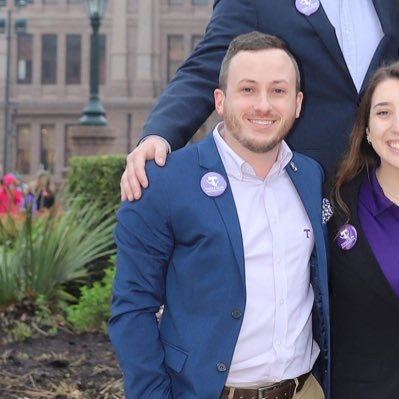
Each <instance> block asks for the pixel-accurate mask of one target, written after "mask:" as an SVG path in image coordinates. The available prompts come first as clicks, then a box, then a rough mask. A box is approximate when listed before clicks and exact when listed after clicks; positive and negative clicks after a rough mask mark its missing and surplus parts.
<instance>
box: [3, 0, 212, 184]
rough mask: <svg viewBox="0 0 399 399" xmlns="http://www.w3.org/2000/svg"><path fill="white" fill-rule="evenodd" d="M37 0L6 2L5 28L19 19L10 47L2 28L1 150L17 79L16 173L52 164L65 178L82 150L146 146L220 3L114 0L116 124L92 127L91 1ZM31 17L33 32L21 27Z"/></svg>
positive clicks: (107, 28) (109, 92)
mask: <svg viewBox="0 0 399 399" xmlns="http://www.w3.org/2000/svg"><path fill="white" fill-rule="evenodd" d="M27 2H28V4H27V6H26V7H23V8H18V7H16V6H15V0H0V20H3V24H1V23H0V30H1V28H2V26H3V28H4V26H6V25H7V24H10V26H12V33H11V36H10V42H9V43H10V46H9V51H8V50H7V39H6V36H7V35H6V31H7V29H3V33H0V93H1V96H0V111H1V115H0V143H1V144H0V147H1V148H2V151H1V152H0V157H1V158H2V157H3V151H4V143H5V140H4V126H5V124H4V116H5V112H4V104H5V96H3V93H5V92H6V86H8V100H9V102H8V104H9V107H8V123H7V126H8V136H7V138H8V139H7V140H6V141H7V142H8V148H7V156H6V158H7V162H8V167H7V169H8V170H7V171H16V172H18V173H20V174H21V175H22V176H26V177H28V176H31V177H33V176H35V175H36V174H37V172H38V171H39V170H41V169H46V170H49V171H50V172H51V174H52V175H53V176H54V178H55V180H61V179H62V178H63V177H64V176H65V171H66V167H67V165H68V159H69V157H70V156H72V155H80V154H94V153H120V154H126V153H127V152H129V151H130V150H131V149H132V148H133V147H134V146H135V145H136V143H137V140H138V138H139V136H140V134H141V131H142V127H143V124H144V121H145V119H146V116H147V114H148V112H149V110H150V109H151V107H152V106H153V104H154V102H155V101H156V98H157V96H158V95H159V94H160V93H161V91H162V89H163V88H164V87H165V85H166V84H167V82H168V80H169V79H170V77H171V76H173V74H174V72H175V70H176V68H177V66H178V65H179V64H180V63H181V62H182V61H183V60H184V59H185V58H186V57H187V56H188V55H189V54H190V52H191V51H192V48H193V46H195V44H196V43H197V42H198V40H200V38H201V36H202V34H203V32H204V29H205V27H206V24H207V22H208V19H209V16H210V14H211V12H212V5H213V0H109V1H108V6H107V10H106V13H105V16H104V18H103V20H102V23H101V27H100V35H101V37H100V38H101V46H100V47H101V55H100V81H101V84H100V99H101V102H102V104H103V105H104V108H105V110H106V116H107V120H108V124H107V127H106V128H95V127H89V128H84V129H82V128H80V127H79V119H80V116H81V113H82V110H83V108H84V106H85V104H86V103H87V100H88V96H89V80H90V33H91V28H90V24H89V20H88V17H87V15H86V13H85V9H84V5H83V3H84V0H28V1H27ZM8 9H11V13H8V12H7V11H8ZM23 19H25V20H26V33H24V34H20V35H19V34H17V33H15V31H14V26H15V25H18V24H21V23H22V25H23ZM21 21H22V22H21ZM4 30H5V32H4ZM7 54H8V55H9V59H10V69H9V71H10V74H9V79H8V83H7V82H6V80H7V79H6V61H7ZM210 123H211V122H208V125H209V126H204V127H203V131H206V130H207V128H208V127H210ZM1 164H3V160H2V162H1Z"/></svg>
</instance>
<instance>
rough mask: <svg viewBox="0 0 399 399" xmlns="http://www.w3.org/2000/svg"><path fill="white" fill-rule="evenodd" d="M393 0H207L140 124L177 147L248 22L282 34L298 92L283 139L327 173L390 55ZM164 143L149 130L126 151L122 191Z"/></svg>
mask: <svg viewBox="0 0 399 399" xmlns="http://www.w3.org/2000/svg"><path fill="white" fill-rule="evenodd" d="M397 3H398V1H397V0H350V1H349V0H278V1H276V0H215V3H214V11H213V15H212V18H211V20H210V22H209V25H208V27H207V29H206V32H205V36H204V38H203V40H202V42H201V43H200V44H199V45H198V47H197V48H196V49H195V51H194V52H193V54H192V55H191V56H190V57H189V59H188V60H187V61H186V62H185V63H184V64H183V66H182V67H181V68H180V69H179V70H178V72H177V74H176V77H175V78H174V79H173V80H172V81H171V82H170V83H169V84H168V86H167V87H166V89H165V91H164V92H163V94H162V95H161V96H160V98H159V101H158V103H157V104H156V106H155V107H154V108H153V110H152V112H151V113H150V115H149V117H148V119H147V122H146V124H145V126H144V134H143V136H144V137H148V136H149V135H158V136H162V137H163V138H164V139H165V140H166V141H167V142H168V143H169V144H170V146H171V149H172V150H175V149H177V148H180V147H182V146H183V145H184V144H186V143H187V141H188V140H189V139H190V138H191V135H192V134H193V133H194V132H196V130H197V129H198V128H199V127H200V126H201V124H202V123H203V122H204V121H205V120H206V118H207V117H208V115H209V114H210V113H211V112H212V110H213V98H212V93H213V90H214V89H215V87H216V86H217V79H218V71H219V67H220V62H221V60H222V58H223V55H224V53H225V51H226V49H227V46H228V44H229V42H230V40H231V39H232V38H233V37H235V36H236V35H238V34H241V33H245V32H249V31H252V30H257V31H261V32H264V33H270V34H273V35H277V36H279V37H281V38H283V39H284V40H285V41H286V42H287V43H288V45H289V47H290V50H291V51H292V53H293V54H294V55H295V57H296V59H297V60H298V63H299V68H300V71H301V74H302V78H303V81H302V91H303V92H304V93H305V100H304V103H303V106H302V114H301V119H300V120H299V121H298V122H297V123H296V124H295V126H294V128H293V129H292V133H291V134H290V136H289V137H287V142H288V143H289V145H290V146H291V148H293V149H294V150H296V151H299V152H302V153H304V154H306V155H308V156H310V157H312V158H314V159H316V160H318V161H319V162H320V163H321V164H322V166H323V167H324V170H325V172H326V174H327V175H328V176H330V175H331V174H332V171H333V168H334V165H335V164H336V163H337V161H338V160H339V157H340V155H341V154H342V153H343V151H344V150H345V149H346V147H347V143H348V136H349V132H350V131H351V128H352V125H353V123H354V120H355V114H356V109H357V106H358V103H359V100H360V97H361V96H362V93H363V90H364V88H365V84H366V83H367V81H368V78H369V76H370V75H371V74H372V72H373V71H374V70H375V69H376V68H377V67H378V66H380V65H381V63H383V62H386V61H390V60H393V59H397V58H398V48H399V34H398V30H399V11H398V4H397ZM166 149H167V146H166V145H165V142H164V141H162V140H161V139H160V138H159V137H158V138H155V137H154V136H152V137H151V138H148V139H147V140H145V141H144V142H142V144H140V145H139V146H138V147H137V148H136V149H135V150H134V151H133V152H132V153H131V154H130V155H129V156H128V159H127V161H128V162H127V169H126V172H125V173H124V175H123V177H122V182H121V187H122V199H124V198H126V196H128V197H129V199H130V200H132V199H133V198H136V199H138V198H139V197H140V194H141V190H140V184H141V185H143V186H144V187H146V186H147V184H148V180H147V178H146V176H145V171H144V162H145V159H154V158H155V160H156V162H157V163H158V164H160V165H162V164H163V163H164V161H165V158H166V154H167V150H166Z"/></svg>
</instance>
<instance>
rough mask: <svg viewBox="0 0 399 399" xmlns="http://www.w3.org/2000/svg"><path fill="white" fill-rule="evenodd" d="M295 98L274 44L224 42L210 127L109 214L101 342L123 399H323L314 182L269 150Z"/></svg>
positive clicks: (256, 37)
mask: <svg viewBox="0 0 399 399" xmlns="http://www.w3.org/2000/svg"><path fill="white" fill-rule="evenodd" d="M302 97H303V95H302V92H301V91H300V75H299V69H298V66H297V64H296V61H295V59H294V58H293V56H292V54H291V53H290V52H289V51H288V49H287V47H286V45H285V43H284V42H282V41H281V40H280V39H278V38H277V37H275V36H271V35H265V34H262V33H259V32H252V33H248V34H245V35H240V36H238V37H237V38H236V39H234V40H233V41H232V43H231V45H230V47H229V50H228V51H227V53H226V56H225V58H224V61H223V63H222V67H221V72H220V82H219V88H218V89H216V90H215V107H216V111H217V112H218V114H219V115H220V116H222V117H223V119H224V122H223V123H220V124H218V125H217V126H216V128H215V129H214V131H213V132H212V133H211V134H209V135H208V136H207V137H206V138H205V139H204V140H202V141H200V142H199V143H196V144H192V145H190V146H188V147H186V148H184V149H182V150H179V151H176V152H173V153H172V154H171V155H170V157H169V160H168V163H167V165H166V166H165V168H158V167H157V166H156V165H155V164H154V163H149V164H148V165H147V173H148V175H149V177H150V181H151V185H150V186H149V188H148V189H147V190H146V191H145V192H144V195H143V197H142V199H141V200H140V201H135V202H128V201H125V202H124V203H123V204H122V205H121V208H120V210H119V212H118V215H117V220H118V223H117V226H116V228H115V240H116V243H117V270H116V276H115V281H114V286H113V301H112V316H111V319H110V323H109V334H110V337H111V341H112V344H113V346H114V348H115V350H116V353H117V356H118V359H119V362H120V365H121V368H122V371H123V375H124V385H125V395H126V398H127V399H149V398H151V399H172V398H173V399H218V398H221V399H239V398H241V399H250V398H257V399H260V398H273V399H324V398H328V397H329V372H330V367H329V340H330V339H329V320H328V313H329V305H328V292H327V291H328V290H327V285H328V284H327V256H326V253H327V251H326V237H327V233H326V227H325V224H323V221H322V204H323V202H322V195H321V193H322V183H323V171H322V169H321V167H320V166H319V165H318V164H317V163H316V162H315V161H314V160H312V159H310V158H308V157H306V156H304V155H300V154H297V153H292V151H291V150H290V149H289V147H288V146H287V144H286V143H285V142H284V140H283V139H284V137H285V136H286V135H287V134H288V132H289V131H290V129H291V127H292V125H293V123H294V121H295V119H296V118H298V116H299V114H300V110H301V104H302ZM162 304H163V305H164V311H163V315H162V317H161V319H160V322H159V323H158V321H157V318H156V315H155V314H156V312H157V311H158V309H159V307H160V306H161V305H162ZM323 390H324V393H323Z"/></svg>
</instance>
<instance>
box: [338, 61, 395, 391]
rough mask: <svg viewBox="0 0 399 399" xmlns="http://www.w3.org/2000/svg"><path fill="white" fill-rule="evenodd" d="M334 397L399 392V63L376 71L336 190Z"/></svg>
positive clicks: (339, 174)
mask: <svg viewBox="0 0 399 399" xmlns="http://www.w3.org/2000/svg"><path fill="white" fill-rule="evenodd" d="M334 203H335V208H336V209H335V214H334V217H333V218H332V225H331V232H332V235H333V237H334V238H335V240H334V242H333V243H332V244H331V245H332V256H331V278H332V281H331V285H332V306H333V312H332V320H331V325H332V342H333V355H332V360H333V363H332V364H333V374H332V392H333V399H349V398H350V399H365V398H378V399H392V398H397V397H398V396H399V360H398V359H399V340H398V337H399V257H398V248H399V63H394V64H391V65H388V66H385V67H382V68H380V69H378V70H377V72H376V73H375V75H374V76H373V77H372V78H371V80H370V82H369V86H368V88H367V90H366V92H365V95H364V97H363V100H362V103H361V104H360V108H359V111H358V114H357V118H356V122H355V126H354V128H353V131H352V134H351V138H350V145H349V152H348V154H347V156H346V158H345V159H344V161H343V163H342V164H341V166H340V168H339V170H338V172H337V175H336V182H335V190H334Z"/></svg>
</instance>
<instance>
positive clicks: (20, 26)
mask: <svg viewBox="0 0 399 399" xmlns="http://www.w3.org/2000/svg"><path fill="white" fill-rule="evenodd" d="M5 5H6V2H0V6H5ZM14 5H15V7H17V8H21V7H24V6H26V1H25V0H14ZM11 21H12V9H11V8H8V10H7V19H6V20H4V19H0V31H3V30H4V31H5V33H6V79H5V82H4V104H3V123H4V128H3V173H4V174H5V173H7V171H8V136H9V126H8V125H9V108H10V67H11V66H10V64H11ZM25 32H26V20H25V19H17V20H16V21H15V33H16V34H17V35H18V34H23V33H25ZM2 33H3V32H2Z"/></svg>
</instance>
